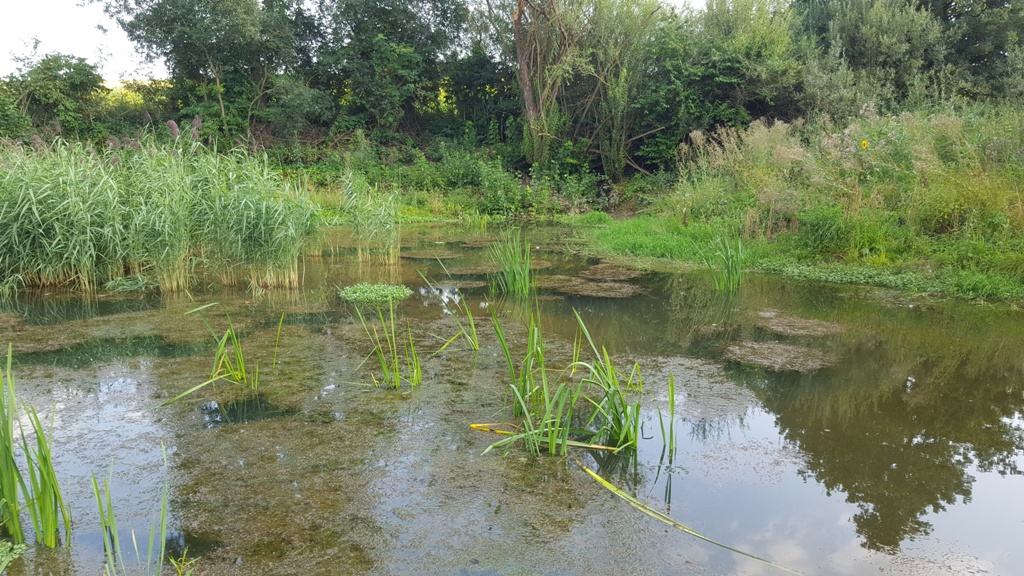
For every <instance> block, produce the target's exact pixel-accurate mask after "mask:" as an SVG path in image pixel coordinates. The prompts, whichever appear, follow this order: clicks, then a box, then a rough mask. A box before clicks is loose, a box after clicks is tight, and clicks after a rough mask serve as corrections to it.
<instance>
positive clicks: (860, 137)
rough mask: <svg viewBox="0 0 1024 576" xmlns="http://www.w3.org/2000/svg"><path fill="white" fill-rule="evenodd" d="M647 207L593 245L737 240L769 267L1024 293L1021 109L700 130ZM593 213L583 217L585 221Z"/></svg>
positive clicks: (679, 248) (611, 247)
mask: <svg viewBox="0 0 1024 576" xmlns="http://www.w3.org/2000/svg"><path fill="white" fill-rule="evenodd" d="M680 157H681V159H682V160H683V161H684V164H683V165H684V166H685V168H684V170H683V172H682V174H681V177H680V180H679V182H678V183H677V184H676V185H675V187H674V188H673V189H672V191H671V192H670V193H667V194H665V195H664V196H662V197H660V198H658V199H657V200H656V201H655V202H654V204H653V205H652V206H651V207H650V208H649V209H648V210H646V211H645V214H644V215H642V216H640V217H637V218H634V219H631V220H623V221H605V222H604V223H601V224H599V225H598V226H594V227H591V228H590V229H589V231H588V232H587V234H588V236H589V237H590V238H591V240H592V242H593V245H594V248H595V250H597V251H599V252H604V253H613V254H622V255H630V256H637V257H643V258H669V259H674V260H681V261H689V262H694V263H699V262H700V261H701V257H700V250H702V249H705V248H706V247H707V246H709V245H710V244H711V243H712V242H714V241H716V240H717V239H718V238H720V237H726V238H732V237H741V238H743V242H744V247H745V258H746V265H747V266H748V267H750V268H754V269H760V270H764V271H767V272H773V273H780V274H785V275H790V276H795V277H800V278H807V279H815V280H826V281H834V282H844V283H864V284H874V285H881V286H889V287H893V288H899V289H905V290H911V291H919V292H945V293H950V294H954V295H958V296H963V297H967V298H977V297H985V298H994V299H1012V300H1016V299H1021V298H1024V112H1021V111H1020V110H1018V109H1010V108H998V109H996V108H992V107H978V108H970V109H964V110H957V111H952V110H945V111H937V112H933V113H927V114H926V113H916V114H904V115H901V116H897V117H879V116H873V115H868V116H865V117H863V118H861V119H858V120H857V121H855V122H853V123H851V124H849V125H845V126H834V125H831V124H829V123H827V122H819V123H817V124H806V123H797V124H785V123H781V122H778V123H773V124H769V123H765V122H755V123H754V124H752V125H751V126H750V127H749V128H748V129H746V130H743V131H735V130H729V129H724V130H720V131H717V132H715V133H712V134H700V133H695V134H693V135H692V136H691V142H690V143H689V144H687V145H683V146H681V147H680ZM600 220H601V219H600V218H594V217H591V218H590V221H591V222H599V221H600Z"/></svg>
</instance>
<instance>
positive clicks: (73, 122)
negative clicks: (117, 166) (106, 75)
mask: <svg viewBox="0 0 1024 576" xmlns="http://www.w3.org/2000/svg"><path fill="white" fill-rule="evenodd" d="M25 65H26V66H27V67H28V70H27V71H25V72H22V73H21V74H17V75H13V76H11V77H9V78H8V79H7V80H6V81H5V85H6V90H5V92H6V93H7V98H3V97H0V101H2V100H4V99H7V100H8V105H7V106H8V107H9V106H10V103H9V99H10V96H14V102H15V107H16V109H17V111H18V112H20V114H21V115H22V117H23V118H27V119H28V121H29V123H30V124H31V125H32V127H33V128H34V129H36V130H48V131H51V132H53V133H54V134H63V135H66V136H74V137H82V138H88V137H90V136H95V135H96V134H93V130H94V123H93V116H94V114H95V112H96V107H97V103H98V97H99V96H100V95H102V94H103V93H105V92H107V88H106V87H104V86H103V77H102V76H100V75H99V73H97V72H96V67H95V66H93V65H92V64H89V63H88V62H86V61H85V59H83V58H78V57H75V56H68V55H65V54H56V53H55V54H48V55H46V56H44V57H43V58H42V59H40V60H39V61H35V62H33V61H31V60H29V61H27V62H25ZM0 107H3V105H2V104H0ZM0 114H4V116H7V117H8V121H9V122H11V123H12V125H19V124H20V125H21V129H24V123H23V120H18V119H17V116H12V114H14V112H13V111H11V110H9V109H8V110H7V111H6V112H0ZM9 129H10V128H9Z"/></svg>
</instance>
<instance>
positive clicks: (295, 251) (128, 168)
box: [0, 138, 319, 292]
mask: <svg viewBox="0 0 1024 576" xmlns="http://www.w3.org/2000/svg"><path fill="white" fill-rule="evenodd" d="M0 163H2V164H3V165H4V166H5V170H4V176H3V178H0V230H3V232H2V233H0V254H3V255H4V257H3V258H2V259H0V273H2V275H3V276H5V277H7V276H11V275H18V276H20V278H21V281H22V282H23V284H24V285H26V286H71V287H75V288H78V289H80V290H84V291H93V290H95V289H96V288H97V287H98V286H102V285H104V284H106V283H107V282H110V281H116V280H118V279H120V278H123V277H126V276H127V277H131V276H136V275H139V274H144V275H146V276H148V277H150V278H151V279H152V280H155V282H156V283H157V284H159V286H160V289H161V290H163V291H169V292H173V291H179V290H184V289H186V288H187V287H188V285H189V283H190V279H191V278H192V275H193V271H194V270H195V268H196V266H197V264H199V263H202V264H203V265H205V266H207V267H208V268H209V269H211V270H214V271H216V272H217V273H218V274H219V275H220V277H221V280H222V282H224V283H225V284H227V285H237V284H239V283H241V282H248V283H249V284H250V285H252V286H261V287H270V286H290V287H294V286H297V285H298V281H299V277H298V264H297V263H298V257H299V256H300V255H301V254H302V253H303V252H304V250H305V246H306V244H307V243H308V242H309V241H310V240H311V239H312V238H313V237H314V236H315V234H316V231H317V229H318V227H319V219H318V218H317V214H316V211H315V208H314V206H313V204H312V202H311V201H310V200H309V198H308V196H307V195H306V193H305V192H304V191H302V190H300V189H297V188H295V187H294V186H292V185H291V184H290V183H288V182H286V181H284V180H283V179H282V178H281V177H280V175H278V174H277V173H276V172H274V171H273V170H271V169H270V168H269V166H268V164H267V161H266V159H265V158H263V157H260V156H256V155H250V154H248V153H246V152H244V151H239V150H235V151H231V152H229V153H227V154H220V153H217V152H215V151H212V150H208V149H207V148H205V147H204V146H203V145H202V144H200V143H198V142H196V141H192V140H188V139H179V140H177V141H175V142H174V143H173V144H166V143H158V142H157V141H156V140H155V139H154V138H144V139H143V140H141V141H140V142H139V146H138V148H137V149H135V148H118V149H108V150H104V151H97V150H95V149H93V148H91V147H89V146H88V145H85V144H81V143H76V144H69V143H64V142H60V141H58V142H55V143H54V144H53V145H51V146H40V147H23V146H4V147H0Z"/></svg>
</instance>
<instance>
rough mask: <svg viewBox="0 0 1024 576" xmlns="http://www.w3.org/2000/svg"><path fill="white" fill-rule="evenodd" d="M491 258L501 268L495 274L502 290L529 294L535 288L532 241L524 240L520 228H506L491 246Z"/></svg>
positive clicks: (518, 294) (513, 293) (511, 293)
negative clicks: (531, 266)
mask: <svg viewBox="0 0 1024 576" xmlns="http://www.w3.org/2000/svg"><path fill="white" fill-rule="evenodd" d="M490 254H491V259H492V260H493V261H494V262H495V263H496V264H497V265H498V266H499V268H500V270H499V272H498V273H497V274H496V275H495V281H496V283H497V287H498V288H499V289H500V290H501V292H503V293H505V294H510V295H513V296H527V295H529V294H530V292H531V291H532V290H533V280H532V276H531V273H530V243H529V242H523V239H522V237H521V235H520V231H519V229H518V228H508V229H506V230H504V231H503V232H502V233H501V235H500V236H499V238H498V241H497V242H496V243H494V244H493V245H492V246H491V248H490Z"/></svg>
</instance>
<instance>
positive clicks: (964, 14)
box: [920, 0, 1024, 96]
mask: <svg viewBox="0 0 1024 576" xmlns="http://www.w3.org/2000/svg"><path fill="white" fill-rule="evenodd" d="M920 6H921V8H923V9H925V10H927V11H928V12H929V13H931V14H932V15H933V16H934V17H935V18H937V19H938V20H939V22H941V23H942V25H943V29H944V31H945V42H946V45H947V46H948V48H949V52H948V56H949V58H948V60H949V62H950V63H952V64H953V65H954V66H956V67H957V68H958V69H959V70H960V71H961V72H962V73H963V75H964V79H965V83H964V85H963V87H962V89H963V91H964V92H965V93H967V94H968V95H971V96H1009V95H1011V93H1012V91H1013V90H1015V89H1016V88H1015V87H1014V83H1013V81H1012V78H1013V76H1014V74H1015V73H1016V71H1015V69H1014V66H1015V62H1014V59H1013V58H1014V57H1013V54H1014V52H1015V51H1019V50H1021V49H1022V48H1024V4H1022V3H1021V2H1014V1H1011V0H957V1H956V2H954V1H952V0H920Z"/></svg>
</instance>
